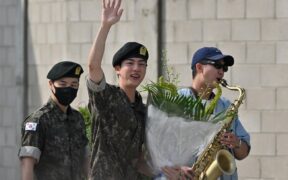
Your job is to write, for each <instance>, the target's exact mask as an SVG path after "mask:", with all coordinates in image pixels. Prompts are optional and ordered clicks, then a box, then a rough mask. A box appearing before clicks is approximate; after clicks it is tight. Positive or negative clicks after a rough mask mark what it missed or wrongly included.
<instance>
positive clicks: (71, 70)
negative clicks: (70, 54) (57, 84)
mask: <svg viewBox="0 0 288 180" xmlns="http://www.w3.org/2000/svg"><path fill="white" fill-rule="evenodd" d="M83 72H84V71H83V69H82V67H81V65H80V64H77V63H74V62H71V61H62V62H59V63H57V64H55V65H54V66H53V67H52V68H51V69H50V71H49V72H48V74H47V79H51V80H57V79H60V78H63V77H75V78H80V75H81V74H82V73H83Z"/></svg>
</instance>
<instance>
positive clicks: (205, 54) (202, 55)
mask: <svg viewBox="0 0 288 180" xmlns="http://www.w3.org/2000/svg"><path fill="white" fill-rule="evenodd" d="M204 60H211V61H219V60H223V61H224V63H225V65H226V66H232V65H233V64H234V58H233V57H232V56H230V55H224V54H222V52H221V51H220V50H219V49H217V48H215V47H203V48H200V49H198V50H197V51H196V52H195V53H194V55H193V58H192V63H191V69H192V70H193V69H194V67H195V65H196V64H197V63H199V62H201V61H204Z"/></svg>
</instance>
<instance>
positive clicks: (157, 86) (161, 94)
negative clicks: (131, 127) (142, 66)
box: [143, 52, 223, 122]
mask: <svg viewBox="0 0 288 180" xmlns="http://www.w3.org/2000/svg"><path fill="white" fill-rule="evenodd" d="M162 62H163V70H164V73H165V75H166V76H165V78H164V77H163V76H161V77H160V78H159V79H158V82H156V83H155V82H152V81H151V82H150V83H148V84H146V85H145V86H143V90H144V91H147V92H148V104H149V103H150V104H152V105H154V106H156V107H157V108H159V109H160V110H162V111H163V112H166V113H167V114H168V115H169V116H178V117H183V118H186V119H190V120H195V121H208V120H210V121H211V122H218V121H219V120H222V119H223V113H219V114H217V115H216V116H213V117H212V116H211V115H212V113H213V111H214V109H215V107H216V104H217V101H218V100H219V98H220V96H221V94H222V90H221V87H220V86H219V85H218V84H217V83H216V87H217V94H216V96H215V98H214V99H213V100H212V102H211V103H210V104H209V105H207V106H206V104H203V103H202V98H201V97H198V98H195V97H192V96H189V97H187V96H183V95H179V94H178V92H177V90H178V89H177V84H178V82H179V80H178V77H179V75H178V74H176V73H175V72H174V69H173V68H172V67H169V66H168V65H167V57H166V52H164V53H163V54H162ZM211 91H212V90H211V89H206V90H205V91H204V92H205V93H209V92H211Z"/></svg>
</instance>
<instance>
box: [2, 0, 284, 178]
mask: <svg viewBox="0 0 288 180" xmlns="http://www.w3.org/2000/svg"><path fill="white" fill-rule="evenodd" d="M28 2H29V23H30V24H29V33H28V34H29V36H28V40H29V42H28V43H29V46H28V48H29V61H28V67H26V68H27V70H28V81H29V84H28V104H29V107H28V111H29V112H32V111H33V110H35V108H37V107H39V106H40V105H41V104H42V103H44V102H46V101H47V98H48V97H49V93H50V91H49V89H48V86H47V83H48V82H47V79H46V75H47V72H48V70H49V69H50V68H51V66H52V65H53V64H55V63H56V62H59V61H60V60H61V59H68V60H74V61H76V62H79V63H81V64H82V65H83V67H84V70H85V73H84V76H85V75H86V74H87V68H86V66H87V55H88V51H89V48H90V46H91V43H92V41H93V39H94V37H95V35H96V33H97V30H98V27H99V23H100V14H101V12H100V10H101V1H100V0H29V1H28ZM163 2H164V7H163V8H164V11H165V16H164V18H163V20H164V28H163V29H164V30H165V32H164V42H163V45H164V47H165V49H166V50H167V57H168V63H169V64H170V65H172V66H173V67H174V68H175V70H176V72H178V73H179V75H180V79H179V80H180V84H179V85H181V86H189V85H190V84H191V78H190V77H191V70H190V62H191V57H192V54H193V53H194V52H195V50H196V49H198V48H200V47H202V46H216V47H219V48H220V49H221V50H222V51H223V52H224V53H227V54H231V55H233V56H234V57H235V60H236V62H235V65H234V66H233V67H232V68H231V69H230V71H229V72H228V73H227V74H226V75H225V78H226V79H227V80H228V82H229V83H230V84H238V85H241V86H242V87H244V88H246V90H247V99H246V101H245V102H244V104H243V105H242V106H241V108H240V112H239V114H240V117H241V120H242V122H243V124H244V126H245V127H246V129H247V130H248V131H249V132H250V133H251V143H252V149H251V154H250V156H249V157H248V158H246V159H245V160H243V161H238V162H237V164H238V168H239V176H240V179H242V180H260V179H261V180H268V179H269V180H272V179H275V180H276V179H277V180H286V179H287V178H288V165H287V162H288V150H287V148H288V146H287V142H286V141H287V138H288V121H287V120H286V117H287V115H288V98H287V97H286V92H287V91H288V76H287V73H286V72H288V61H287V60H286V57H287V56H288V53H287V50H286V49H287V48H288V11H287V9H288V0H163ZM22 4H23V3H22V1H19V0H0V73H1V75H0V83H1V87H0V92H1V93H0V174H1V176H0V180H14V179H20V178H19V162H18V159H17V152H18V148H19V142H20V124H21V122H22V121H23V118H24V115H23V108H24V107H23V88H24V85H23V76H22V74H23V71H24V67H23V45H22V43H23V42H22V38H23V31H22V23H23V20H22V19H23V17H22V16H21V15H22ZM122 7H123V8H124V14H123V16H122V18H121V22H120V23H118V24H117V25H115V26H114V27H113V28H112V29H111V32H110V34H109V37H108V42H107V47H106V53H105V56H104V60H103V68H104V71H105V74H106V78H107V80H108V82H111V83H116V77H115V74H114V72H113V69H112V68H111V60H112V56H113V54H114V53H115V51H116V50H117V49H118V48H119V47H120V46H121V45H122V44H123V43H125V42H127V41H139V42H142V43H143V44H145V45H146V46H147V48H148V50H149V53H150V55H151V56H150V59H149V62H148V70H147V77H146V80H149V79H151V80H155V79H156V76H157V38H158V33H157V17H156V16H157V1H156V0H145V1H144V0H123V6H122ZM84 76H83V77H82V78H81V81H82V82H81V87H80V92H79V95H78V97H77V99H76V100H75V101H74V103H73V106H74V107H77V106H79V105H83V104H84V105H85V104H86V103H87V99H88V98H87V92H86V87H85V82H84ZM224 94H225V95H227V96H228V97H229V98H231V100H233V99H235V97H236V96H237V94H235V93H231V92H228V91H224Z"/></svg>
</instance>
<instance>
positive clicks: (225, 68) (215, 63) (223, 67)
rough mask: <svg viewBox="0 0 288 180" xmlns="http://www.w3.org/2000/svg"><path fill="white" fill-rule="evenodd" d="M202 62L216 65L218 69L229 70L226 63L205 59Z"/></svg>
mask: <svg viewBox="0 0 288 180" xmlns="http://www.w3.org/2000/svg"><path fill="white" fill-rule="evenodd" d="M200 63H201V64H204V65H206V64H210V65H212V66H214V67H215V68H216V69H223V71H224V72H227V71H228V66H226V65H224V64H220V63H217V62H215V61H210V60H204V61H201V62H200Z"/></svg>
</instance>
